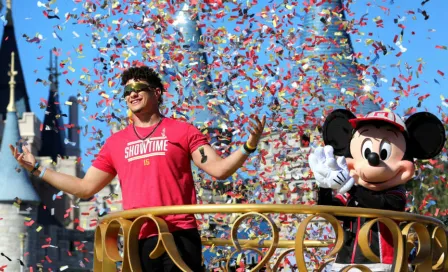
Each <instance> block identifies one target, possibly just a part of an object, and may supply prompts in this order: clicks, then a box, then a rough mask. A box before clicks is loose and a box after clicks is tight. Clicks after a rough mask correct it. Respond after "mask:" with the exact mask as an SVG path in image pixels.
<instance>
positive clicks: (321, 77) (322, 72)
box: [282, 0, 380, 124]
mask: <svg viewBox="0 0 448 272" xmlns="http://www.w3.org/2000/svg"><path fill="white" fill-rule="evenodd" d="M343 7H344V6H343V4H342V1H341V0H333V1H324V2H323V3H320V5H316V4H314V5H312V6H308V7H305V12H306V14H305V16H304V24H303V25H304V27H303V30H302V31H301V38H300V45H301V50H302V52H301V56H300V57H301V58H300V61H299V64H298V65H297V66H296V67H295V68H294V69H293V73H292V74H293V77H292V80H291V82H290V84H291V85H292V86H294V87H295V88H297V89H296V94H299V95H297V96H295V97H296V99H294V98H291V97H285V99H284V100H283V101H284V102H282V103H284V105H283V110H284V111H285V112H286V113H288V114H289V118H291V116H292V117H293V123H296V124H303V123H304V122H305V117H309V118H321V117H322V116H326V115H327V114H328V113H329V112H331V111H332V110H334V109H339V108H348V109H350V110H352V111H354V112H355V113H356V114H366V113H368V112H371V111H375V110H379V109H380V107H379V105H378V104H376V103H374V100H373V97H374V96H373V94H369V93H368V92H369V86H368V85H366V84H365V82H364V81H363V75H362V67H361V65H360V64H359V63H357V61H356V57H355V54H354V50H353V46H352V42H351V39H350V35H349V33H348V32H349V31H350V24H351V22H349V21H347V20H346V18H345V14H344V8H343ZM291 85H290V86H291ZM291 101H293V103H291ZM285 102H286V103H285ZM304 104H307V106H306V107H305V108H306V110H303V108H302V106H303V105H304Z"/></svg>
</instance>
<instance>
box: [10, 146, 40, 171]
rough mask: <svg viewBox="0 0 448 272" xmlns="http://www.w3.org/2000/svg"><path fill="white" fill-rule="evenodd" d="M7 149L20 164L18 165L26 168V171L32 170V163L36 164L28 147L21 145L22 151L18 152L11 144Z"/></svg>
mask: <svg viewBox="0 0 448 272" xmlns="http://www.w3.org/2000/svg"><path fill="white" fill-rule="evenodd" d="M9 149H11V153H12V155H13V156H14V158H15V159H16V160H17V162H18V163H19V164H20V166H22V167H23V168H25V169H26V170H28V172H29V171H31V170H33V168H34V165H35V164H36V158H34V156H33V154H31V152H30V151H29V150H28V148H26V147H25V146H22V149H23V153H19V151H18V149H17V148H16V147H14V146H12V145H9Z"/></svg>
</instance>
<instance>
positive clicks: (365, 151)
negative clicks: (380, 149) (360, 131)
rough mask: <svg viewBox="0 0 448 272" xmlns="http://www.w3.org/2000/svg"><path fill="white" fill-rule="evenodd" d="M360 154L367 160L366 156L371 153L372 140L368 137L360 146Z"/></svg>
mask: <svg viewBox="0 0 448 272" xmlns="http://www.w3.org/2000/svg"><path fill="white" fill-rule="evenodd" d="M361 152H362V156H363V157H364V159H366V160H367V156H369V154H370V153H372V141H371V140H370V139H366V140H365V141H364V143H363V144H362V147H361Z"/></svg>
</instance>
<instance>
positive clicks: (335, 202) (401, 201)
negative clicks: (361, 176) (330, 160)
mask: <svg viewBox="0 0 448 272" xmlns="http://www.w3.org/2000/svg"><path fill="white" fill-rule="evenodd" d="M318 205H331V206H347V207H360V208H372V209H383V210H393V211H404V210H405V206H406V191H405V188H404V186H403V185H400V186H397V187H394V188H390V189H388V190H386V191H382V192H375V191H371V190H369V189H366V188H364V187H362V186H353V187H352V188H351V189H350V191H349V192H348V193H347V194H346V195H341V194H337V195H335V196H333V192H332V190H331V189H325V188H320V189H319V196H318ZM340 219H341V220H342V221H343V227H344V236H345V237H344V246H343V247H342V249H341V250H340V251H339V253H338V255H337V257H336V261H335V263H338V264H347V265H348V264H372V262H371V261H370V260H369V259H367V258H366V257H364V255H363V254H362V252H361V249H360V248H359V245H358V243H357V242H358V240H357V233H358V231H359V229H360V228H361V226H362V225H364V224H365V223H366V222H367V221H368V220H370V219H367V218H361V217H358V218H354V217H343V218H340ZM370 243H371V244H370V248H371V249H372V251H373V252H374V253H375V254H376V255H377V256H379V257H380V260H381V263H383V264H391V263H392V262H393V256H394V255H393V244H392V237H391V234H390V232H389V230H388V229H386V227H385V226H384V225H383V224H381V223H378V224H376V225H375V226H373V227H372V231H371V240H370Z"/></svg>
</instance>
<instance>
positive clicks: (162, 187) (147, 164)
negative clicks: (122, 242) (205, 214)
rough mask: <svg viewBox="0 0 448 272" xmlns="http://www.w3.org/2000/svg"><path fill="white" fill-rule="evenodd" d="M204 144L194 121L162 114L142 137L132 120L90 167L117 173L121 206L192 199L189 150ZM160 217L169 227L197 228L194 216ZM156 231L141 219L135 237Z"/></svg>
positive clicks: (141, 130) (170, 203)
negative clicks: (184, 120)
mask: <svg viewBox="0 0 448 272" xmlns="http://www.w3.org/2000/svg"><path fill="white" fill-rule="evenodd" d="M155 126H156V125H154V126H151V127H147V128H143V127H136V130H137V132H138V134H139V135H140V137H145V136H147V135H148V134H149V133H151V131H153V129H154V128H155ZM207 144H208V141H207V138H206V137H205V136H204V135H203V134H202V133H201V132H200V131H199V130H198V129H197V128H195V127H194V126H193V125H191V124H188V123H186V122H182V121H179V120H175V119H171V118H164V119H163V120H162V122H161V123H160V125H159V126H158V127H157V129H156V130H155V131H154V133H153V134H152V135H151V136H150V137H149V138H148V139H146V140H145V141H142V140H140V139H139V138H138V137H137V136H136V135H135V132H134V129H133V127H132V125H130V126H128V127H126V128H125V129H124V130H122V131H119V132H117V133H115V134H113V135H112V136H111V137H110V138H109V139H107V141H106V143H105V144H104V146H103V147H102V148H101V151H100V152H99V154H98V156H97V158H96V160H95V161H94V162H93V165H92V166H93V167H95V168H97V169H100V170H102V171H105V172H108V173H111V174H113V175H116V174H118V179H119V181H120V185H121V190H122V199H123V209H124V210H129V209H137V208H147V207H155V206H173V205H188V204H196V190H195V187H194V181H193V175H192V173H191V153H192V152H194V151H195V150H196V149H197V148H199V147H200V146H203V145H207ZM163 218H164V219H165V221H166V222H167V224H168V227H169V230H170V231H176V230H181V229H190V228H197V224H196V219H195V217H194V215H183V214H181V215H168V216H164V217H163ZM155 234H157V229H156V227H155V225H154V224H153V223H151V224H145V225H143V227H142V229H141V231H140V235H139V239H144V238H147V237H150V236H153V235H155Z"/></svg>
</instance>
